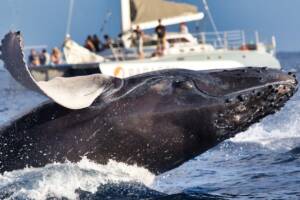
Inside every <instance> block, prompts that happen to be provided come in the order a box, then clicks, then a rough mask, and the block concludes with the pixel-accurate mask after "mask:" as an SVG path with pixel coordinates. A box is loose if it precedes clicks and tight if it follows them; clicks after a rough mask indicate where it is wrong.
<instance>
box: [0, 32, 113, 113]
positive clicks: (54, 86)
mask: <svg viewBox="0 0 300 200" xmlns="http://www.w3.org/2000/svg"><path fill="white" fill-rule="evenodd" d="M0 47H1V48H0V52H1V53H0V59H1V60H3V61H4V66H5V68H6V69H7V70H8V71H9V72H10V74H11V75H12V77H13V78H14V79H15V80H16V81H18V82H19V83H20V84H22V85H23V86H25V87H26V88H28V89H30V90H33V91H36V92H39V93H41V94H43V95H46V96H47V97H49V98H51V99H52V100H53V101H55V102H56V103H58V104H60V105H61V106H63V107H66V108H69V109H82V108H86V107H89V106H90V105H91V104H92V103H93V102H94V101H95V99H96V98H97V97H98V96H99V95H101V94H102V93H103V91H104V90H105V89H106V88H109V87H110V86H111V85H112V84H113V82H114V80H115V79H117V78H113V77H109V76H105V75H102V74H94V75H88V76H78V77H71V78H63V77H58V78H54V79H52V80H50V81H40V82H38V81H36V80H35V79H34V78H33V77H32V75H31V74H30V71H29V69H28V66H27V65H26V63H25V60H24V53H23V39H22V37H21V35H20V33H19V32H10V33H8V34H6V35H5V37H4V39H3V40H2V45H1V46H0Z"/></svg>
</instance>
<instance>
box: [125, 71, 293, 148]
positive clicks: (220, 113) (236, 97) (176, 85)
mask: <svg viewBox="0 0 300 200" xmlns="http://www.w3.org/2000/svg"><path fill="white" fill-rule="evenodd" d="M154 74H159V76H155V77H156V78H151V77H152V76H153V75H154ZM142 76H143V80H145V77H147V75H145V74H144V75H142ZM140 77H141V76H136V77H132V78H130V82H132V83H134V84H136V83H137V82H139V81H137V80H138V79H140ZM128 85H130V84H128ZM296 90H297V80H296V77H295V75H294V74H291V73H285V72H283V71H280V70H274V69H268V68H251V67H249V68H243V69H233V70H224V71H189V70H166V71H160V72H153V73H149V81H148V83H147V84H143V87H142V88H140V89H139V91H138V92H137V94H136V95H135V96H136V97H137V98H142V99H143V100H141V102H144V103H143V106H144V107H148V108H149V110H151V112H156V113H158V115H164V116H165V117H164V119H165V120H167V119H171V121H172V122H170V123H173V124H174V125H175V126H177V127H178V129H180V130H185V131H186V132H188V133H189V134H192V133H193V134H194V135H196V136H198V139H199V141H205V142H203V143H205V144H207V143H208V142H207V139H209V140H210V141H211V143H218V142H220V141H223V140H225V139H228V138H230V137H233V136H234V135H235V134H237V133H239V132H241V131H244V130H246V129H247V128H248V127H249V126H251V125H252V124H254V123H256V122H259V121H260V120H261V119H263V118H264V117H265V116H267V115H269V114H273V113H275V112H276V111H278V110H279V109H280V108H282V107H283V106H284V104H285V103H286V102H287V101H288V100H289V99H290V97H292V95H293V94H294V93H295V92H296ZM168 113H169V117H167V115H168ZM157 123H159V122H157Z"/></svg>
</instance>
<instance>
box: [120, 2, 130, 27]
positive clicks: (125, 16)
mask: <svg viewBox="0 0 300 200" xmlns="http://www.w3.org/2000/svg"><path fill="white" fill-rule="evenodd" d="M120 3H121V23H122V24H121V28H122V32H123V33H124V32H127V31H129V30H130V29H131V18H130V0H120Z"/></svg>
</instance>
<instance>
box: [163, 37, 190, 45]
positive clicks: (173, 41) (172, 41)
mask: <svg viewBox="0 0 300 200" xmlns="http://www.w3.org/2000/svg"><path fill="white" fill-rule="evenodd" d="M168 42H169V44H176V43H188V42H189V41H188V40H187V39H186V38H172V39H168Z"/></svg>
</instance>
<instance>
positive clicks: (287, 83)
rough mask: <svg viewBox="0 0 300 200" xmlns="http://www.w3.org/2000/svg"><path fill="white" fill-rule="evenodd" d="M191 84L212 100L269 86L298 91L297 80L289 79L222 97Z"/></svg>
mask: <svg viewBox="0 0 300 200" xmlns="http://www.w3.org/2000/svg"><path fill="white" fill-rule="evenodd" d="M193 83H194V85H195V86H196V88H197V90H198V91H199V92H201V93H203V94H204V95H205V96H208V97H212V98H220V97H233V96H239V95H241V94H245V93H249V92H252V91H255V90H260V89H263V88H267V87H271V86H272V87H276V86H277V87H280V86H287V87H289V88H290V90H292V91H297V90H298V86H297V80H296V79H293V80H291V79H290V80H285V81H276V82H272V83H266V84H264V85H260V86H254V87H250V88H246V89H243V90H239V91H236V92H232V93H229V94H224V95H213V94H210V93H209V92H207V91H205V90H203V89H200V88H199V87H198V86H197V84H196V83H195V81H193Z"/></svg>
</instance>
